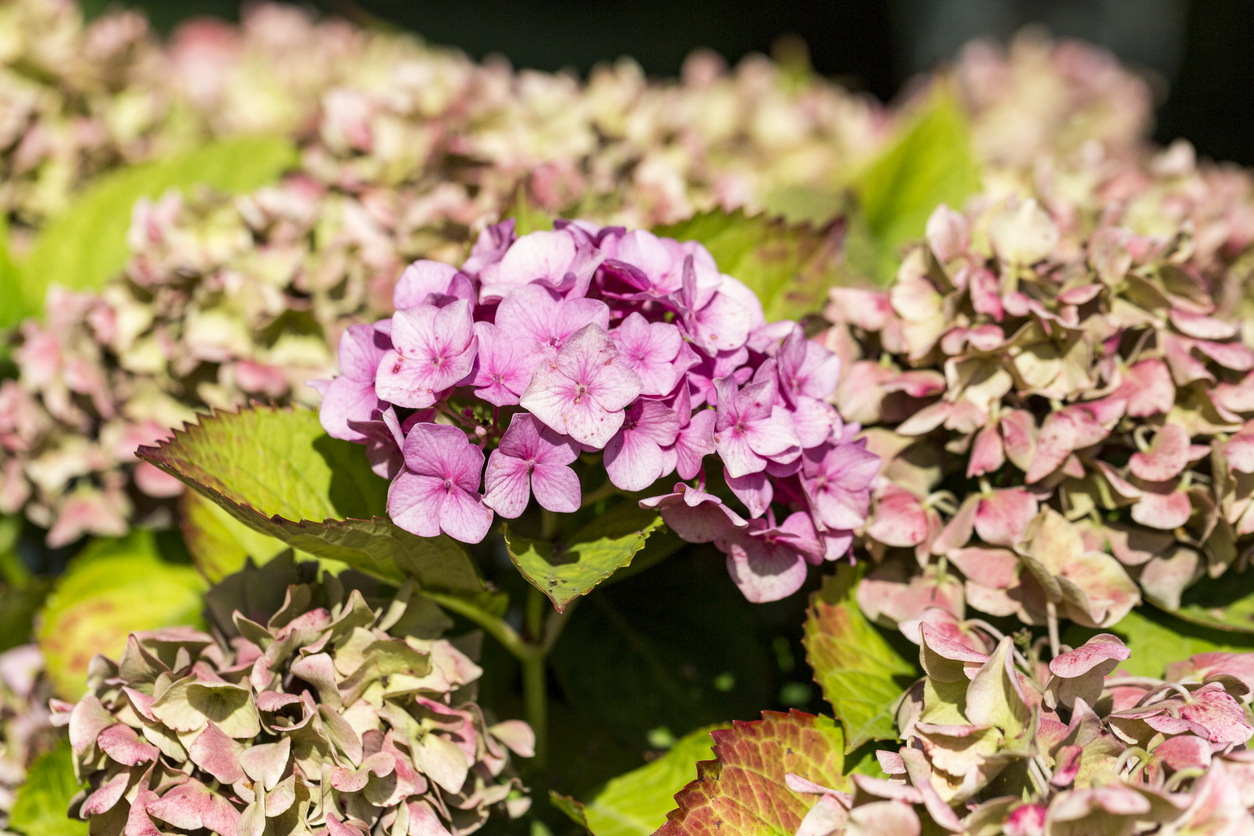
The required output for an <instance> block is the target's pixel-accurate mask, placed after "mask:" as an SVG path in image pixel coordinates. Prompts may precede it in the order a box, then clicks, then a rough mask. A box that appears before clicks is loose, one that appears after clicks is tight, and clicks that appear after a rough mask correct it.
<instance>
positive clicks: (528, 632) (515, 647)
mask: <svg viewBox="0 0 1254 836" xmlns="http://www.w3.org/2000/svg"><path fill="white" fill-rule="evenodd" d="M553 520H554V524H555V523H556V522H560V518H559V517H558V516H557V515H556V514H554V515H553ZM544 522H545V527H546V528H547V527H548V526H549V524H550V521H549V520H548V519H546V520H545V521H544ZM423 594H424V595H426V596H427V597H428V598H430V599H431V600H432V601H435V602H436V603H437V604H439V605H440V606H442V607H444V608H446V609H448V610H451V611H453V612H455V613H457V614H459V615H462V616H465V617H466V618H468V619H470V620H471V621H473V622H474V623H475V624H477V625H479V626H480V627H482V628H483V629H484V631H485V632H487V633H488V634H489V635H490V636H492V637H493V638H495V639H496V640H497V641H499V642H500V643H501V646H502V647H504V648H505V649H506V650H507V651H509V653H510V655H512V656H513V657H514V658H515V659H517V660H518V662H519V664H520V665H521V666H522V685H523V711H524V714H525V716H526V718H527V722H528V723H530V724H531V728H532V730H533V731H534V732H535V734H536V757H535V765H536V766H537V767H538V768H540V769H543V768H544V766H545V762H546V758H547V757H548V727H549V698H548V678H547V676H548V658H549V653H550V652H552V650H553V645H555V644H556V643H557V639H558V636H560V635H561V634H562V630H563V629H565V627H566V622H567V621H569V620H570V615H571V613H572V612H573V611H574V609H575V607H574V605H575V602H574V601H572V602H571V603H570V605H569V606H567V608H566V611H565V612H558V611H557V610H555V609H553V608H552V606H551V605H550V604H549V600H548V598H546V597H545V595H544V593H543V592H541V591H540V590H538V589H536V588H535V587H529V589H528V591H527V603H526V609H525V611H524V613H523V633H522V635H520V634H519V633H518V631H517V630H515V629H514V628H513V627H511V626H510V625H509V624H507V623H506V622H505V621H504V620H503V619H500V618H497V617H496V616H494V615H490V614H489V613H486V612H484V611H483V610H481V609H479V608H478V607H476V606H475V605H474V604H471V603H470V602H468V601H466V600H464V599H462V598H458V597H456V596H453V595H445V594H443V593H440V592H428V591H424V592H423Z"/></svg>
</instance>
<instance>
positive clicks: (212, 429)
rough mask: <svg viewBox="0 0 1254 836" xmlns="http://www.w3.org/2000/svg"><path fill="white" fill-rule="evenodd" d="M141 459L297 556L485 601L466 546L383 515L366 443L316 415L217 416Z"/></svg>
mask: <svg viewBox="0 0 1254 836" xmlns="http://www.w3.org/2000/svg"><path fill="white" fill-rule="evenodd" d="M139 455H140V457H141V458H143V459H146V460H147V461H150V462H152V463H153V464H154V465H156V466H157V467H159V468H161V469H162V470H164V471H166V472H167V473H169V474H171V475H173V476H175V477H176V478H178V479H180V480H182V481H183V482H184V483H185V484H187V485H188V486H190V487H191V488H193V489H195V490H196V491H198V492H199V493H200V494H201V495H202V496H204V497H206V498H207V499H210V500H212V501H213V502H215V503H216V504H217V505H218V506H220V507H221V508H222V509H224V510H225V511H226V512H227V513H228V514H229V515H230V516H231V517H232V518H234V519H235V520H237V521H239V522H241V523H243V524H244V525H246V526H248V527H249V528H251V529H253V530H255V531H258V532H260V533H262V534H265V535H267V536H269V537H274V538H277V539H278V540H280V541H282V542H283V543H286V544H287V545H289V546H291V547H292V548H294V549H297V550H298V551H302V552H306V553H307V554H310V555H313V556H314V557H319V558H326V559H329V560H337V561H340V562H342V563H347V564H348V565H349V566H352V567H353V568H355V569H358V570H359V571H362V572H365V573H367V574H370V575H373V576H374V577H377V578H380V579H382V580H385V581H388V582H392V583H398V582H401V581H403V580H404V579H405V577H407V576H413V577H414V578H415V580H417V581H418V583H419V585H420V586H421V587H422V588H423V589H427V590H430V591H434V592H448V593H451V594H455V595H462V596H466V597H469V598H474V597H476V596H479V595H481V594H484V587H483V582H482V581H481V580H480V579H479V576H478V574H477V573H476V571H475V567H474V564H473V563H472V562H471V559H470V555H469V554H467V553H466V550H465V549H463V548H462V547H461V545H460V544H458V543H457V542H455V541H454V540H452V539H450V538H449V537H446V536H444V535H441V536H439V537H418V536H415V535H413V534H410V533H409V532H408V531H405V530H404V529H401V528H399V527H398V526H396V525H394V524H393V523H392V521H391V520H389V519H387V518H386V517H383V516H378V515H380V514H383V513H384V512H385V510H386V505H387V482H386V481H385V480H384V479H381V478H380V477H378V476H376V475H375V474H374V473H373V472H372V471H371V470H370V466H369V463H368V462H367V460H366V456H365V452H364V451H363V450H362V449H361V448H360V447H359V446H357V445H355V444H350V443H349V442H346V441H339V440H337V439H334V438H331V437H330V436H329V435H327V434H326V432H325V431H324V430H323V429H322V425H321V424H320V423H319V421H318V416H317V415H316V414H315V413H313V412H311V411H309V410H305V409H277V408H274V407H264V406H254V407H251V408H248V409H244V410H241V411H240V412H238V413H217V414H215V415H212V416H209V417H206V418H204V419H202V420H201V422H200V423H199V424H197V425H195V426H189V427H187V428H186V429H184V430H182V431H179V432H177V433H175V436H174V438H173V439H171V440H169V441H166V442H163V443H162V444H161V445H160V446H159V447H155V448H151V447H143V448H140V452H139ZM217 533H218V535H219V536H220V529H219V530H217ZM190 539H192V540H193V542H194V541H195V537H192V538H190Z"/></svg>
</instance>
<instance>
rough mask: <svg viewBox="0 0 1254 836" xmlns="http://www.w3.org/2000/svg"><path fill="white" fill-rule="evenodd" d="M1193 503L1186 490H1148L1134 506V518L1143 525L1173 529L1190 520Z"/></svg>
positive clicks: (1166, 529) (1167, 529)
mask: <svg viewBox="0 0 1254 836" xmlns="http://www.w3.org/2000/svg"><path fill="white" fill-rule="evenodd" d="M1192 514H1193V505H1192V503H1191V502H1190V501H1189V495H1188V494H1187V493H1185V492H1184V491H1179V490H1173V491H1170V492H1164V493H1159V492H1150V491H1146V492H1145V493H1144V494H1142V495H1141V498H1140V500H1139V501H1138V502H1137V503H1136V504H1135V505H1133V506H1132V519H1133V520H1135V521H1136V522H1139V523H1140V524H1141V525H1144V526H1149V527H1150V528H1158V529H1162V530H1164V531H1171V530H1172V529H1175V528H1179V527H1180V526H1182V525H1184V524H1185V523H1186V522H1188V521H1189V517H1190V516H1192Z"/></svg>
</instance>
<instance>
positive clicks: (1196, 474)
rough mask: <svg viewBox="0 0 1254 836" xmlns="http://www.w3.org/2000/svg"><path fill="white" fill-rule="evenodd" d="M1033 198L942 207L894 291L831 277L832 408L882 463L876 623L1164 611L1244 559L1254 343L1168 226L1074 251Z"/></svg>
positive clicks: (876, 522) (871, 604) (864, 598)
mask: <svg viewBox="0 0 1254 836" xmlns="http://www.w3.org/2000/svg"><path fill="white" fill-rule="evenodd" d="M1059 240H1060V233H1059V228H1058V226H1057V224H1056V223H1055V221H1054V219H1053V217H1051V215H1050V214H1049V213H1048V212H1047V211H1045V210H1044V209H1043V208H1042V207H1041V206H1040V205H1038V204H1037V203H1036V202H1035V201H1034V200H1031V199H1027V200H1022V201H1018V202H1014V201H1013V200H1012V201H1011V202H1010V203H1009V204H1003V205H1002V206H1001V207H1000V208H996V209H994V210H992V211H990V212H988V213H986V214H976V215H975V216H974V217H969V216H966V215H963V214H960V213H958V212H955V211H953V210H950V209H949V208H947V207H944V206H942V207H940V208H939V209H937V210H936V212H935V213H934V214H933V215H932V217H931V219H930V220H929V223H928V228H927V241H926V244H925V245H924V246H921V247H918V248H916V249H914V250H912V251H911V252H910V253H909V254H908V256H907V257H906V259H905V261H904V263H903V265H902V268H901V271H900V273H899V275H898V277H897V280H896V282H895V283H894V285H893V286H892V287H891V288H890V289H889V290H887V291H883V292H879V291H859V290H849V289H835V290H833V291H832V300H833V301H832V303H831V304H830V305H829V306H828V309H827V315H828V317H829V319H831V320H833V321H834V322H836V323H837V324H836V325H835V326H834V327H833V329H831V330H830V331H829V332H828V333H827V334H826V336H825V338H824V339H825V340H826V343H827V344H828V345H829V346H831V347H833V348H834V349H835V350H836V352H837V353H838V354H840V355H841V356H842V357H843V358H844V359H846V361H847V365H846V366H845V369H846V371H845V376H844V378H843V379H842V381H841V383H840V386H839V388H838V391H837V395H836V398H835V403H836V404H837V405H838V407H839V408H840V410H841V413H842V414H843V415H845V416H846V417H847V418H849V419H850V420H856V421H860V422H862V423H863V424H864V426H865V427H866V429H865V430H864V432H865V433H866V436H867V438H868V442H869V443H868V449H870V450H872V451H875V452H878V453H879V454H881V455H882V456H883V457H884V459H885V467H884V470H883V475H882V478H881V479H880V481H879V482H878V483H877V485H876V489H875V502H874V507H873V510H872V514H871V519H870V522H869V523H868V525H867V528H866V536H867V541H868V544H869V547H870V548H871V550H872V552H873V554H874V555H875V557H876V559H877V561H878V562H879V564H880V565H879V567H878V568H877V569H876V570H875V571H874V572H873V573H872V574H871V576H870V577H869V578H868V580H867V581H866V582H865V583H864V584H863V585H862V587H861V588H860V590H859V601H860V602H861V604H862V606H863V608H864V609H865V610H866V611H867V613H868V614H869V615H870V616H871V617H872V618H873V619H875V620H876V621H878V622H880V623H882V624H885V625H888V626H891V625H895V624H900V623H902V622H909V621H911V620H912V619H915V618H917V617H918V616H919V614H920V613H921V612H922V610H923V609H924V608H925V607H927V606H931V605H939V606H943V607H945V608H946V609H948V610H949V611H950V612H951V614H952V615H954V616H955V617H957V618H963V617H965V607H966V606H967V605H969V606H971V607H973V608H974V609H977V610H980V611H981V612H984V613H987V614H989V615H995V616H1011V615H1013V616H1017V617H1019V618H1020V619H1022V620H1023V621H1024V622H1026V623H1028V624H1042V623H1049V624H1052V625H1055V626H1056V624H1057V621H1058V619H1059V618H1062V617H1066V618H1068V619H1070V620H1073V621H1076V622H1078V623H1080V624H1083V625H1085V626H1088V627H1097V628H1106V627H1110V626H1111V625H1113V624H1115V623H1117V622H1118V621H1119V619H1121V618H1122V617H1123V616H1124V615H1125V614H1126V613H1127V612H1128V611H1129V610H1130V609H1131V608H1132V607H1133V606H1134V605H1136V604H1137V603H1138V602H1139V601H1140V600H1141V598H1142V596H1145V597H1148V598H1150V599H1152V600H1153V601H1155V602H1157V603H1159V604H1161V605H1163V606H1165V607H1167V608H1170V609H1175V608H1177V607H1178V606H1179V605H1180V602H1181V595H1182V594H1183V592H1184V591H1185V590H1186V589H1187V588H1188V587H1189V585H1190V584H1192V583H1193V582H1194V581H1196V580H1198V579H1199V578H1202V577H1206V576H1209V577H1212V578H1214V577H1219V576H1220V575H1223V574H1224V573H1225V572H1227V571H1229V569H1230V568H1232V567H1234V566H1236V567H1238V568H1240V567H1241V566H1243V565H1244V562H1245V559H1246V558H1245V557H1244V556H1243V555H1244V553H1245V552H1246V551H1247V550H1248V548H1249V544H1250V542H1251V541H1250V540H1249V535H1250V533H1251V532H1252V531H1254V516H1252V515H1248V514H1247V510H1248V508H1249V507H1250V498H1251V494H1250V490H1249V486H1248V485H1247V484H1246V483H1247V482H1248V480H1247V479H1245V478H1244V474H1245V473H1246V471H1247V470H1248V469H1249V468H1250V466H1251V463H1250V462H1248V461H1247V460H1246V456H1245V454H1244V450H1245V444H1246V441H1245V439H1246V438H1247V436H1249V434H1250V429H1249V425H1248V424H1247V422H1248V421H1249V419H1250V418H1251V416H1254V412H1252V411H1251V410H1254V401H1251V400H1250V399H1249V398H1248V390H1249V388H1250V378H1249V377H1248V373H1249V371H1250V370H1251V369H1252V368H1254V351H1251V350H1250V348H1249V347H1247V346H1246V345H1245V344H1244V343H1243V342H1242V341H1241V339H1240V336H1239V333H1238V331H1239V329H1238V327H1237V325H1236V324H1235V323H1232V322H1230V321H1227V320H1225V319H1221V318H1218V317H1216V316H1214V315H1213V314H1214V313H1215V309H1216V303H1215V300H1214V298H1213V297H1212V295H1211V292H1210V288H1209V287H1208V286H1207V284H1206V282H1205V276H1204V275H1203V274H1202V273H1201V272H1200V271H1199V270H1198V268H1197V266H1196V265H1195V264H1193V263H1192V262H1191V261H1190V256H1191V254H1192V251H1193V244H1192V239H1191V236H1190V235H1189V234H1188V230H1187V227H1186V228H1184V229H1181V230H1179V231H1178V232H1177V234H1175V235H1174V236H1172V237H1156V236H1144V235H1137V234H1135V233H1133V232H1132V231H1130V230H1129V229H1127V228H1124V227H1120V226H1117V225H1113V224H1112V225H1107V226H1102V227H1101V228H1099V229H1097V230H1095V231H1094V232H1093V233H1092V234H1091V235H1090V236H1088V237H1087V238H1086V239H1085V240H1084V241H1083V242H1082V243H1081V245H1080V246H1079V248H1078V249H1075V250H1072V249H1069V248H1064V247H1062V246H1061V245H1060V244H1059Z"/></svg>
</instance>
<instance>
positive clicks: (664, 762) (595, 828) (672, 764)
mask: <svg viewBox="0 0 1254 836" xmlns="http://www.w3.org/2000/svg"><path fill="white" fill-rule="evenodd" d="M725 728H727V726H726V725H718V726H707V727H706V728H703V729H698V730H697V731H695V732H693V733H692V734H690V735H687V736H686V737H684V738H683V739H681V740H680V741H679V742H677V743H676V744H675V745H674V746H672V747H671V749H670V751H668V752H667V753H666V754H665V755H663V756H662V757H660V758H658V759H657V760H655V761H653V762H652V763H649V764H646V765H644V766H642V767H640V768H639V769H634V770H632V771H631V772H628V773H627V774H626V775H620V776H618V777H617V778H615V779H614V780H612V781H610V782H609V783H608V784H606V785H605V788H604V789H603V790H601V791H600V792H599V793H597V795H596V797H595V798H594V799H592V800H591V801H589V802H588V803H586V804H578V803H577V802H576V803H573V804H572V803H569V802H570V800H569V799H565V801H566V802H567V803H565V804H562V803H558V804H557V806H558V807H559V809H561V810H562V812H564V813H566V814H567V815H568V816H571V817H572V818H573V819H574V821H575V822H576V823H577V824H582V825H583V826H584V827H586V828H587V829H588V830H590V831H591V832H592V833H593V834H594V836H649V834H650V833H653V832H654V831H655V830H657V829H658V828H659V827H661V826H662V825H663V824H665V823H666V814H667V813H669V812H670V811H671V810H674V809H675V796H676V795H677V794H678V793H679V792H680V791H681V790H683V788H684V787H685V786H687V785H688V784H689V783H691V782H692V781H694V780H695V779H696V778H697V761H705V760H709V759H711V758H712V757H714V752H713V746H714V741H713V740H712V739H711V737H710V732H712V731H714V730H715V729H725ZM572 812H578V814H579V815H580V816H582V821H581V820H580V818H578V817H576V816H575V815H572Z"/></svg>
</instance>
